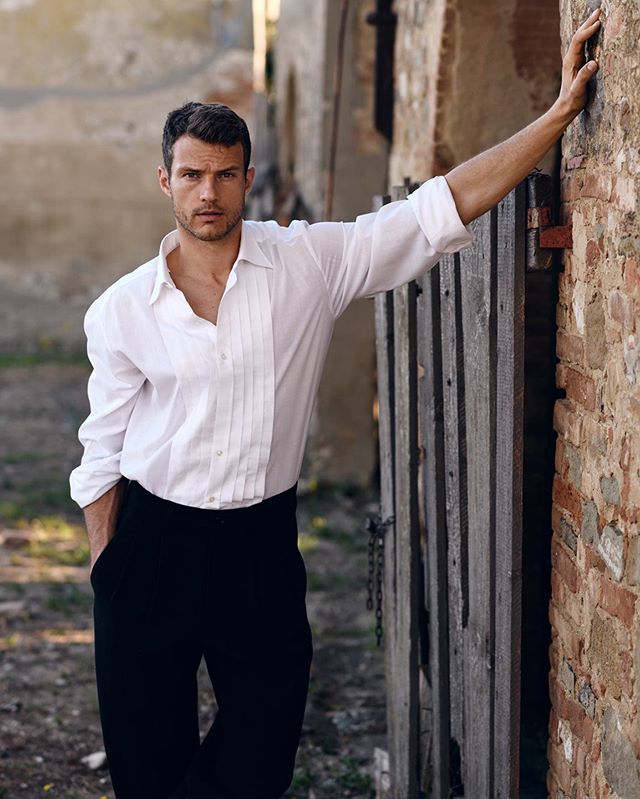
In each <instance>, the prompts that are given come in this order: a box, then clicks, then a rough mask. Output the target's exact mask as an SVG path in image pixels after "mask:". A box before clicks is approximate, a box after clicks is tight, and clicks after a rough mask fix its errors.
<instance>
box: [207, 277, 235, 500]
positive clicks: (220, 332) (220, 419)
mask: <svg viewBox="0 0 640 799" xmlns="http://www.w3.org/2000/svg"><path fill="white" fill-rule="evenodd" d="M230 277H231V276H230ZM233 282H235V280H234V281H233ZM225 294H226V291H225ZM223 298H224V295H223ZM227 304H228V300H227ZM225 307H226V306H225ZM227 318H228V312H227V311H225V312H222V301H221V302H220V307H219V308H218V325H217V347H218V357H217V358H216V359H215V370H216V376H217V380H216V389H217V390H216V406H215V419H214V428H213V436H212V439H211V450H210V451H212V452H213V453H215V457H213V458H212V457H210V469H209V482H208V485H209V487H210V488H209V490H211V489H213V491H214V493H212V494H210V495H209V496H208V497H207V502H208V503H212V504H214V503H217V502H218V501H219V500H221V499H222V496H223V494H224V490H225V485H224V479H225V467H226V458H225V453H226V452H228V449H229V447H228V444H229V430H230V426H231V410H232V406H233V394H234V382H235V376H234V373H233V361H232V359H231V358H230V357H229V353H230V352H231V341H230V337H229V331H228V325H227V323H226V320H227ZM216 488H217V491H216Z"/></svg>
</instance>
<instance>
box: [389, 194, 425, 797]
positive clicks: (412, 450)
mask: <svg viewBox="0 0 640 799" xmlns="http://www.w3.org/2000/svg"><path fill="white" fill-rule="evenodd" d="M407 194H408V186H403V187H396V188H395V189H394V191H393V192H392V197H393V199H394V200H400V199H402V198H403V197H406V195H407ZM393 323H394V389H395V390H394V402H395V408H394V411H395V481H394V482H395V494H394V499H395V526H394V536H395V581H396V607H395V619H394V621H393V623H394V624H395V627H396V632H395V649H396V652H395V664H394V671H393V673H392V681H393V682H394V691H395V697H394V698H395V702H396V704H395V707H394V708H393V709H392V714H393V715H395V717H396V718H395V719H394V721H393V729H394V734H395V737H394V738H392V739H391V740H390V742H389V764H390V773H391V792H392V795H393V797H394V799H415V796H416V792H417V790H418V738H419V690H418V651H419V637H418V604H419V594H420V591H419V569H420V562H419V528H418V506H417V399H416V398H417V350H416V284H415V282H414V283H409V284H407V285H404V286H401V287H400V288H398V289H396V290H395V291H394V292H393Z"/></svg>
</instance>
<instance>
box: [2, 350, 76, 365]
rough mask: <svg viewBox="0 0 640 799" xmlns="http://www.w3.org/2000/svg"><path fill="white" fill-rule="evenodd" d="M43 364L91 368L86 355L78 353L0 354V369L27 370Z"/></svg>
mask: <svg viewBox="0 0 640 799" xmlns="http://www.w3.org/2000/svg"><path fill="white" fill-rule="evenodd" d="M43 363H59V364H65V365H67V366H84V367H86V368H87V369H90V368H91V364H90V363H89V359H88V358H87V356H86V355H84V354H82V353H78V352H59V351H55V350H52V351H43V352H3V353H0V369H15V368H28V367H30V366H40V365H41V364H43Z"/></svg>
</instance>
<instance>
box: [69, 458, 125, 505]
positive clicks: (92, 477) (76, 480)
mask: <svg viewBox="0 0 640 799" xmlns="http://www.w3.org/2000/svg"><path fill="white" fill-rule="evenodd" d="M121 477H122V475H121V474H120V473H118V474H117V475H114V474H113V472H110V473H100V474H94V473H92V472H90V471H88V470H87V469H86V468H85V467H84V466H83V465H80V466H78V467H76V468H75V469H74V470H73V471H72V472H71V474H70V475H69V489H70V490H69V495H70V496H71V499H72V500H73V501H74V502H76V503H77V504H78V505H79V506H80V508H82V509H84V508H86V507H87V505H90V504H91V503H92V502H95V501H96V499H100V497H101V496H102V495H103V494H106V492H107V491H108V490H109V489H110V488H113V486H114V485H116V483H118V482H119V481H120V478H121Z"/></svg>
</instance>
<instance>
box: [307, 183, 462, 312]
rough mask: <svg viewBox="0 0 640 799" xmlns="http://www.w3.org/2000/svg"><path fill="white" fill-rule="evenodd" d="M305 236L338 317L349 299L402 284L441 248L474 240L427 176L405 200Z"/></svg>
mask: <svg viewBox="0 0 640 799" xmlns="http://www.w3.org/2000/svg"><path fill="white" fill-rule="evenodd" d="M307 241H308V245H309V247H310V249H311V250H312V252H313V254H314V257H315V258H316V261H317V262H318V264H319V265H320V269H321V271H322V273H323V275H324V278H325V282H326V285H327V291H328V295H329V301H330V304H331V306H332V310H333V313H334V314H335V316H339V315H340V314H341V313H342V312H343V311H344V310H345V309H346V307H347V306H348V305H349V303H350V302H351V301H352V300H355V299H358V298H360V297H367V296H370V295H372V294H377V293H379V292H381V291H389V290H391V289H394V288H397V287H398V286H402V285H403V284H404V283H408V282H409V281H410V280H415V279H416V278H418V277H420V276H421V275H423V274H424V273H425V272H427V271H428V270H429V269H430V268H431V267H432V266H434V265H435V264H436V263H437V262H438V260H439V259H440V257H441V255H442V254H443V253H447V252H456V251H458V250H461V249H463V248H464V247H468V246H469V245H470V244H471V243H472V241H473V233H472V230H471V228H470V227H469V226H465V225H463V224H462V221H461V219H460V216H459V214H458V210H457V208H456V205H455V202H454V199H453V196H452V194H451V190H450V188H449V184H448V183H447V181H446V179H445V178H444V177H442V176H438V177H435V178H431V179H430V180H427V181H426V182H425V183H423V184H422V185H421V186H420V187H419V188H418V189H416V190H415V191H414V192H412V193H411V194H410V195H409V197H408V198H407V199H406V200H398V201H396V202H392V203H388V204H387V205H384V206H382V208H381V209H380V210H379V211H376V212H373V213H369V214H362V215H360V216H358V217H357V218H356V219H355V221H353V222H319V223H316V224H313V225H309V227H308V229H307Z"/></svg>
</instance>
